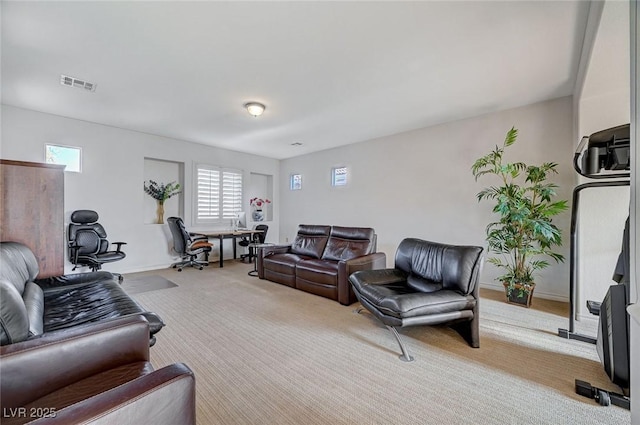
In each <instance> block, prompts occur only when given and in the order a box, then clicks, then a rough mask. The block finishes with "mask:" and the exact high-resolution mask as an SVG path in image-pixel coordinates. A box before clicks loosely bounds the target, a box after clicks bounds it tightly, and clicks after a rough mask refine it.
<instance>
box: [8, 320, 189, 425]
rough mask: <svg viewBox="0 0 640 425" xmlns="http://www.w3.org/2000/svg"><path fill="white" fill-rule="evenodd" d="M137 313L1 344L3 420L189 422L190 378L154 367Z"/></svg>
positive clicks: (174, 368)
mask: <svg viewBox="0 0 640 425" xmlns="http://www.w3.org/2000/svg"><path fill="white" fill-rule="evenodd" d="M148 342H149V324H148V322H147V320H146V319H145V318H144V317H143V316H129V317H123V318H118V319H114V320H111V321H107V322H99V323H94V324H91V325H87V326H79V327H75V328H72V329H66V330H63V331H57V332H52V333H50V334H47V335H44V336H42V337H40V338H37V339H32V340H27V341H23V342H18V343H15V344H10V345H5V346H3V347H0V376H2V380H0V393H2V400H1V402H0V405H1V406H0V407H1V411H2V417H1V420H0V422H2V424H3V425H15V424H25V423H31V422H35V423H46V424H49V425H55V424H64V425H69V424H79V423H82V424H86V423H91V424H155V425H159V424H166V425H175V424H186V425H189V424H195V415H196V413H195V378H194V375H193V372H192V371H191V370H190V369H189V368H188V367H187V366H186V365H184V364H182V363H176V364H173V365H170V366H166V367H163V368H161V369H158V370H155V371H154V369H153V366H151V363H150V362H149V343H148Z"/></svg>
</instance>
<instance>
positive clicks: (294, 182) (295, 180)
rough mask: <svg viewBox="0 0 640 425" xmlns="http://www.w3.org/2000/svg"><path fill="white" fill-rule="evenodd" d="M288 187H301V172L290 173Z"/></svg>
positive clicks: (297, 188)
mask: <svg viewBox="0 0 640 425" xmlns="http://www.w3.org/2000/svg"><path fill="white" fill-rule="evenodd" d="M289 188H290V189H291V190H300V189H302V174H291V181H290V182H289Z"/></svg>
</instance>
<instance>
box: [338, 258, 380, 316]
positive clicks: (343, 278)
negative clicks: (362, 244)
mask: <svg viewBox="0 0 640 425" xmlns="http://www.w3.org/2000/svg"><path fill="white" fill-rule="evenodd" d="M385 267H387V256H386V254H385V253H384V252H375V253H373V254H368V255H363V256H361V257H356V258H352V259H350V260H343V261H340V262H339V263H338V302H339V303H340V304H344V305H349V304H351V303H352V302H354V301H355V298H356V297H355V294H354V293H353V288H351V283H349V276H350V275H351V273H353V272H357V271H359V270H374V269H384V268H385Z"/></svg>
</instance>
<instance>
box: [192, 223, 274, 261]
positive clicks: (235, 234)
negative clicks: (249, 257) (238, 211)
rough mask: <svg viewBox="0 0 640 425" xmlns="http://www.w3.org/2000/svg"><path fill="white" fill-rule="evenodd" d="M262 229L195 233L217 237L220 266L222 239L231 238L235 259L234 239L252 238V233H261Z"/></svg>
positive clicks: (222, 258)
mask: <svg viewBox="0 0 640 425" xmlns="http://www.w3.org/2000/svg"><path fill="white" fill-rule="evenodd" d="M262 232H263V231H262V230H253V229H245V230H239V229H238V230H204V231H202V230H198V231H197V233H199V234H201V235H205V236H207V237H209V238H218V240H219V241H220V267H224V255H223V250H222V248H223V247H222V241H224V240H225V239H233V259H234V260H235V259H236V258H238V257H237V252H236V251H237V249H236V248H237V247H236V239H237V238H242V237H244V236H249V239H253V235H254V234H256V233H262Z"/></svg>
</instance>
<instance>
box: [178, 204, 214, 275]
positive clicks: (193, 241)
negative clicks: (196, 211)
mask: <svg viewBox="0 0 640 425" xmlns="http://www.w3.org/2000/svg"><path fill="white" fill-rule="evenodd" d="M167 223H168V224H169V230H171V236H172V237H173V250H174V251H175V252H176V253H177V254H178V255H180V257H181V258H182V259H181V260H180V261H178V262H177V263H173V264H172V265H171V267H173V268H174V269H175V268H176V267H177V268H178V271H179V272H181V271H182V269H183V268H184V267H196V268H198V269H200V270H202V269H203V268H204V266H208V265H209V261H208V258H209V257H208V255H209V253H210V252H211V249H212V247H213V245H211V243H209V238H207V237H206V236H205V235H199V234H197V233H189V232H187V229H186V228H185V227H184V222H183V221H182V219H181V218H180V217H169V218H168V219H167ZM200 254H204V255H205V261H199V260H198V259H197V257H198V255H200Z"/></svg>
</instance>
